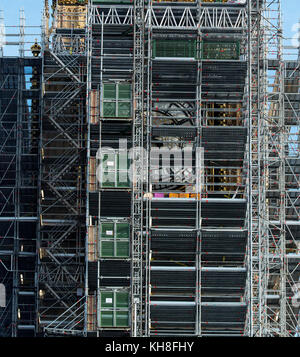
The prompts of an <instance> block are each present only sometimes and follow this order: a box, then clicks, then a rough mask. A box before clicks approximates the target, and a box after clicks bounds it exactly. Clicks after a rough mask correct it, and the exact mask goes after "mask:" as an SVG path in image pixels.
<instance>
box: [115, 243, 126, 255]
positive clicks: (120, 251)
mask: <svg viewBox="0 0 300 357" xmlns="http://www.w3.org/2000/svg"><path fill="white" fill-rule="evenodd" d="M116 256H117V257H126V258H127V257H129V242H117V252H116Z"/></svg>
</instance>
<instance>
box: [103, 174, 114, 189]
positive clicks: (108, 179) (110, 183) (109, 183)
mask: <svg viewBox="0 0 300 357" xmlns="http://www.w3.org/2000/svg"><path fill="white" fill-rule="evenodd" d="M101 186H102V187H115V173H114V172H102V175H101Z"/></svg>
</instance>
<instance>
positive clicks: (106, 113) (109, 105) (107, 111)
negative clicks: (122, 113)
mask: <svg viewBox="0 0 300 357" xmlns="http://www.w3.org/2000/svg"><path fill="white" fill-rule="evenodd" d="M116 108H117V105H116V103H115V102H104V103H103V117H115V116H116V114H117V113H116Z"/></svg>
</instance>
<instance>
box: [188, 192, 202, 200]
mask: <svg viewBox="0 0 300 357" xmlns="http://www.w3.org/2000/svg"><path fill="white" fill-rule="evenodd" d="M190 197H191V198H196V197H197V196H196V193H191V194H190ZM200 198H201V195H200V193H198V199H199V200H200Z"/></svg>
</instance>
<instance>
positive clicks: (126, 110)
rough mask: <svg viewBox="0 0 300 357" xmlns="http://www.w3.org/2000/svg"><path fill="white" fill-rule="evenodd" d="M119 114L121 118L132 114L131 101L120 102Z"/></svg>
mask: <svg viewBox="0 0 300 357" xmlns="http://www.w3.org/2000/svg"><path fill="white" fill-rule="evenodd" d="M117 116H118V117H119V118H129V117H130V116H131V102H119V103H118V115H117Z"/></svg>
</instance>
